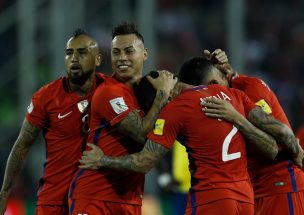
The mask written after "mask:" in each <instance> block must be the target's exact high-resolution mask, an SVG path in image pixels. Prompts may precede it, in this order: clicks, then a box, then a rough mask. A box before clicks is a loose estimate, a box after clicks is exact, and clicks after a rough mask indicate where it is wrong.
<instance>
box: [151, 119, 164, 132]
mask: <svg viewBox="0 0 304 215" xmlns="http://www.w3.org/2000/svg"><path fill="white" fill-rule="evenodd" d="M164 125H165V120H164V119H157V120H156V122H155V126H154V130H153V133H154V134H155V135H163V130H164Z"/></svg>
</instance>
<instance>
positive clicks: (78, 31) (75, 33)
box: [73, 28, 89, 38]
mask: <svg viewBox="0 0 304 215" xmlns="http://www.w3.org/2000/svg"><path fill="white" fill-rule="evenodd" d="M81 35H85V36H89V35H88V33H87V32H86V31H85V30H84V29H82V28H77V29H75V30H74V31H73V38H76V37H79V36H81Z"/></svg>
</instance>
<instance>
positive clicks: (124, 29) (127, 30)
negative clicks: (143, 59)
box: [112, 22, 144, 43]
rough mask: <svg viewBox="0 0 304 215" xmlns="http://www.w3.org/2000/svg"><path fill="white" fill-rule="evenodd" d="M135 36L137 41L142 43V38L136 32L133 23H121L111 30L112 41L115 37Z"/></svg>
mask: <svg viewBox="0 0 304 215" xmlns="http://www.w3.org/2000/svg"><path fill="white" fill-rule="evenodd" d="M127 34H135V35H136V36H137V38H138V39H140V40H141V41H142V42H143V43H144V37H143V36H142V35H141V34H140V33H139V32H138V30H137V26H136V25H135V24H134V23H128V22H123V23H122V24H120V25H117V26H116V27H114V28H113V30H112V39H114V37H116V36H117V35H127Z"/></svg>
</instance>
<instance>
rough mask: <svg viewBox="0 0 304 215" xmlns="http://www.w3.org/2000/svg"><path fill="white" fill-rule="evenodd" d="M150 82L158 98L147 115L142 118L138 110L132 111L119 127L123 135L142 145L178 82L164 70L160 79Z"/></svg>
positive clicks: (150, 79)
mask: <svg viewBox="0 0 304 215" xmlns="http://www.w3.org/2000/svg"><path fill="white" fill-rule="evenodd" d="M148 80H149V81H150V83H151V84H152V86H153V87H154V89H156V96H155V98H154V102H153V104H152V106H151V108H150V110H149V111H148V113H147V115H146V116H145V117H144V118H142V117H141V116H140V115H139V113H138V110H135V111H132V112H130V113H129V114H128V115H127V116H126V117H125V118H124V119H123V120H122V121H121V122H120V123H118V126H117V127H118V129H119V130H120V131H121V132H122V133H124V134H125V135H127V136H129V137H131V138H133V139H134V140H136V141H137V142H139V143H142V144H144V143H145V141H146V135H147V133H148V132H149V131H151V130H152V129H153V127H154V123H155V121H156V119H157V116H158V114H159V112H160V110H161V109H162V108H163V107H164V106H165V105H166V104H167V102H168V98H169V95H170V92H171V90H172V89H173V87H174V85H175V83H176V81H177V80H176V79H174V78H173V74H172V73H170V72H168V71H164V70H163V71H160V72H159V76H158V78H156V79H152V78H151V77H149V78H148Z"/></svg>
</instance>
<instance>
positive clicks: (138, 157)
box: [79, 139, 169, 173]
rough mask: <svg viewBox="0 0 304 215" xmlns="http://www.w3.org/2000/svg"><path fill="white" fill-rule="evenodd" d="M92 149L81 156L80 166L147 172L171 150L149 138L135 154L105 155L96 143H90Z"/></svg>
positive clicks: (94, 168)
mask: <svg viewBox="0 0 304 215" xmlns="http://www.w3.org/2000/svg"><path fill="white" fill-rule="evenodd" d="M88 145H89V146H90V147H91V148H92V150H90V151H87V152H86V153H85V154H83V156H82V157H81V160H80V161H79V162H80V164H81V165H80V166H79V167H80V168H82V169H93V170H97V169H99V168H101V167H106V168H111V169H117V170H128V171H134V172H141V173H147V172H149V170H150V169H152V168H153V167H154V166H155V165H156V163H157V162H158V161H160V160H161V159H162V157H163V156H164V155H165V154H166V153H167V152H168V151H169V149H167V148H165V147H164V146H162V145H160V144H158V143H156V142H153V141H152V140H150V139H148V140H147V142H146V144H145V146H144V148H143V149H142V150H141V151H140V152H138V153H135V154H130V155H126V156H122V157H109V156H105V155H104V154H103V152H102V150H101V149H100V148H99V147H98V146H95V145H94V144H88Z"/></svg>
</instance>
